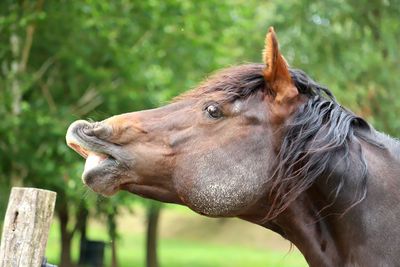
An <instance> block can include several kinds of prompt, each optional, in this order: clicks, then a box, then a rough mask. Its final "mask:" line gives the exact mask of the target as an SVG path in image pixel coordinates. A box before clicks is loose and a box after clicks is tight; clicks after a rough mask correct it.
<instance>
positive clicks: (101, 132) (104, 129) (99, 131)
mask: <svg viewBox="0 0 400 267" xmlns="http://www.w3.org/2000/svg"><path fill="white" fill-rule="evenodd" d="M92 133H93V135H95V136H97V137H98V138H100V139H106V138H108V137H110V136H111V134H112V127H111V126H109V125H95V128H93V129H92Z"/></svg>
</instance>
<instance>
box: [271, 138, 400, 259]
mask: <svg viewBox="0 0 400 267" xmlns="http://www.w3.org/2000/svg"><path fill="white" fill-rule="evenodd" d="M374 139H376V141H377V142H380V143H383V144H384V146H385V148H379V147H376V146H374V145H371V144H369V143H367V142H364V141H362V140H360V142H361V146H362V150H363V153H364V156H365V159H366V163H367V166H368V175H367V195H366V197H365V198H364V199H363V200H362V201H361V202H360V203H358V204H356V205H353V204H355V203H356V201H357V199H359V198H357V197H355V196H357V192H359V191H360V186H359V182H360V181H359V180H358V179H359V176H360V174H359V171H360V170H359V169H360V168H359V167H358V166H351V168H350V169H349V170H347V171H346V172H344V171H343V170H342V169H341V168H340V167H338V166H339V164H338V162H332V163H331V165H332V166H331V170H330V174H329V178H328V176H321V177H319V178H318V180H317V181H316V182H315V184H314V185H313V186H312V187H311V188H310V189H309V190H307V191H306V192H304V193H303V194H302V195H301V196H300V197H299V198H298V199H297V200H296V201H294V202H293V203H292V204H291V205H290V206H289V207H288V208H287V209H286V210H285V212H283V213H282V214H281V215H279V216H278V217H277V218H276V219H275V220H274V224H276V225H278V228H279V229H280V232H283V233H284V236H285V237H286V238H287V239H289V240H290V241H291V242H293V243H294V244H295V245H296V246H297V247H298V248H299V250H300V251H301V252H302V253H303V255H304V256H305V258H306V260H307V261H308V263H309V264H310V266H387V265H392V264H393V263H394V262H397V263H399V260H398V255H400V227H397V225H398V220H399V218H400V205H399V203H400V194H399V193H398V192H399V190H400V145H399V143H398V142H397V141H395V140H393V139H390V138H389V137H387V136H385V135H383V134H381V133H376V134H374ZM357 153H359V149H356V148H355V147H353V148H352V151H351V155H353V156H354V155H356V154H357ZM338 160H339V159H338ZM352 164H354V163H352ZM341 181H344V185H343V188H342V190H341V193H340V194H339V195H338V197H337V198H335V201H334V202H332V197H329V196H332V194H331V193H332V190H333V189H335V188H336V187H337V186H339V185H340V183H341ZM265 226H266V227H268V225H265ZM269 228H271V227H269Z"/></svg>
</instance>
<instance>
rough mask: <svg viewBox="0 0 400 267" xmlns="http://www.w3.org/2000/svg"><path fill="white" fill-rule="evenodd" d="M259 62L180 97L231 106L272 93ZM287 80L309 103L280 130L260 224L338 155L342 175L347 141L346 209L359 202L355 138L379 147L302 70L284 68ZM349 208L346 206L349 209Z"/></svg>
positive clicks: (362, 186) (361, 165) (363, 179)
mask: <svg viewBox="0 0 400 267" xmlns="http://www.w3.org/2000/svg"><path fill="white" fill-rule="evenodd" d="M264 66H265V65H264V64H247V65H242V66H238V67H233V68H229V69H226V70H223V71H221V72H219V73H217V74H216V75H214V76H211V78H210V79H209V80H207V81H205V82H204V83H203V84H201V85H200V86H199V87H198V88H196V89H195V90H192V91H189V93H187V94H185V95H184V96H183V97H184V98H186V97H201V96H203V95H205V94H212V93H215V92H223V99H222V100H219V101H221V102H225V103H226V102H233V101H234V100H236V99H238V98H246V97H249V96H250V95H252V94H254V93H255V92H257V91H258V90H265V91H266V93H270V94H272V93H273V92H272V90H271V89H270V88H268V87H267V86H266V84H265V81H264V76H263V74H262V71H263V68H264ZM289 72H290V76H291V78H292V80H293V82H294V83H295V85H296V87H297V89H298V90H299V92H300V93H301V94H303V95H306V96H307V97H308V98H309V100H308V101H307V103H305V104H303V105H302V106H301V107H300V109H299V112H298V114H297V115H296V117H295V119H294V120H293V121H292V122H291V123H290V125H287V126H286V129H285V131H284V132H285V133H286V134H285V137H284V140H283V143H282V146H281V149H280V152H279V155H278V158H277V161H276V168H275V172H274V174H273V176H272V177H270V178H271V179H272V182H273V186H272V188H271V191H270V198H271V202H270V203H272V206H271V209H270V212H269V213H268V215H267V217H266V218H265V220H270V219H272V218H274V217H276V216H277V215H278V214H279V213H281V212H282V211H283V210H285V209H286V208H287V207H288V206H289V204H290V203H291V202H292V201H294V200H295V199H296V198H297V197H298V196H299V195H300V194H301V193H303V192H304V191H306V190H307V189H308V188H310V187H311V185H312V184H313V183H314V182H315V181H316V179H317V178H318V177H319V176H321V174H323V173H324V172H325V171H326V170H327V169H328V167H329V164H331V163H332V161H333V160H334V159H336V158H337V156H338V153H340V158H341V159H342V160H343V161H342V162H341V164H344V166H345V171H346V170H348V169H349V168H350V167H352V166H350V165H351V164H350V143H351V144H353V145H355V146H357V147H358V160H357V161H358V165H359V168H360V169H361V173H360V179H361V180H360V181H361V182H360V185H359V186H360V191H359V193H358V194H355V196H356V197H355V199H354V201H353V204H352V205H351V207H353V206H354V205H356V204H357V203H359V202H361V201H362V200H363V199H364V198H365V196H366V192H367V188H366V182H367V170H368V168H367V163H366V161H365V159H364V154H363V151H362V148H361V144H360V142H359V139H363V140H364V141H367V142H369V143H371V144H373V145H376V146H378V147H381V145H380V144H378V143H376V142H375V141H373V140H372V139H371V138H369V137H368V133H369V132H370V131H371V128H370V126H369V124H368V123H367V122H366V121H365V120H364V119H362V118H360V117H358V116H356V115H354V114H353V113H352V112H351V111H349V110H348V109H346V108H344V107H342V106H341V105H339V104H338V103H337V101H336V99H335V97H334V96H333V94H332V93H331V92H330V91H329V90H328V89H327V88H325V87H323V86H321V85H319V84H317V83H316V82H315V81H314V80H312V79H311V78H310V77H309V76H308V75H307V74H306V73H305V72H303V71H302V70H298V69H292V68H289ZM344 183H345V181H344V180H343V178H341V180H340V181H339V184H338V186H337V187H336V188H335V189H334V192H332V193H333V199H336V197H337V196H338V194H339V193H340V191H341V189H342V188H343V186H344ZM351 207H349V208H351Z"/></svg>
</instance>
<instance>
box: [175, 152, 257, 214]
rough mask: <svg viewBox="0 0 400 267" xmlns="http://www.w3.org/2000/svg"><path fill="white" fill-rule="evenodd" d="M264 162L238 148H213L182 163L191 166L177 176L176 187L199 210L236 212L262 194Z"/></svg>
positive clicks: (200, 211) (188, 204) (216, 212)
mask: <svg viewBox="0 0 400 267" xmlns="http://www.w3.org/2000/svg"><path fill="white" fill-rule="evenodd" d="M229 152H231V153H229ZM232 152H234V153H232ZM232 155H234V156H232ZM261 165H262V164H261V163H260V162H259V161H258V160H256V158H255V157H251V156H250V157H249V156H248V155H247V157H244V156H243V155H241V153H239V152H238V151H224V150H222V149H214V150H211V151H208V153H204V154H202V155H197V157H195V160H193V158H192V160H191V161H190V163H189V161H188V162H186V164H183V165H182V166H190V167H189V168H185V170H184V171H183V172H182V173H181V174H182V175H181V179H177V180H178V181H179V183H178V184H177V191H178V193H179V195H180V196H181V198H182V200H183V202H184V203H185V204H186V205H187V206H188V207H189V208H191V209H193V210H194V211H196V212H198V213H200V214H204V215H207V216H212V217H233V216H237V215H240V214H241V212H243V211H245V210H246V209H247V208H248V207H250V206H251V205H252V204H254V203H255V202H256V201H257V200H258V198H257V196H260V195H262V192H263V190H264V183H263V169H265V168H264V166H261Z"/></svg>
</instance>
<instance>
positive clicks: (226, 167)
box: [66, 27, 400, 266]
mask: <svg viewBox="0 0 400 267" xmlns="http://www.w3.org/2000/svg"><path fill="white" fill-rule="evenodd" d="M263 61H264V62H263V63H249V64H246V65H241V66H236V67H231V68H228V69H225V70H222V71H220V72H218V73H216V74H214V75H213V76H211V77H210V78H208V79H207V80H206V81H204V82H203V83H201V84H200V85H199V86H198V87H197V88H195V89H192V90H190V91H187V92H186V93H184V94H182V95H180V96H178V97H177V98H175V99H174V100H173V101H171V103H170V104H168V105H165V106H163V107H160V108H156V109H151V110H144V111H138V112H132V113H126V114H120V115H116V116H113V117H110V118H108V119H105V120H103V121H101V122H87V121H84V120H79V121H76V122H73V123H72V124H71V125H70V126H69V128H68V131H67V135H66V141H67V144H68V146H70V147H71V148H72V149H74V150H75V151H76V152H78V153H79V154H81V155H82V156H83V157H84V158H86V164H85V169H84V172H83V174H82V179H83V182H84V183H85V184H86V185H87V186H88V187H90V188H91V189H92V190H93V191H94V192H97V193H99V194H102V195H104V196H112V195H114V194H116V193H117V192H118V191H119V190H126V191H129V192H131V193H133V194H136V195H139V196H142V197H145V198H150V199H154V200H158V201H161V202H168V203H176V204H180V205H185V206H187V207H189V208H190V209H192V210H193V211H195V212H196V213H198V214H201V215H205V216H209V217H238V218H240V219H243V220H246V221H249V222H251V223H255V224H258V225H260V226H262V227H265V228H267V229H270V230H272V231H274V232H276V233H278V234H280V235H281V236H282V237H284V238H286V239H288V240H289V241H290V242H292V243H293V244H294V245H295V246H296V247H297V248H298V249H299V250H300V252H301V253H302V254H303V255H304V257H305V259H306V261H307V262H308V264H309V265H310V266H400V258H399V255H400V225H399V219H400V205H399V203H400V194H399V193H398V192H399V189H400V178H399V177H400V164H399V163H400V144H399V142H398V141H396V140H395V139H392V138H391V137H389V136H387V135H385V134H383V133H380V132H378V131H377V130H375V129H374V128H373V127H372V126H371V125H370V124H368V123H367V122H366V121H365V120H364V119H362V118H361V117H359V116H357V115H355V114H353V113H352V112H351V111H350V110H349V109H347V108H346V107H343V106H341V105H340V104H339V103H338V101H337V100H336V99H335V97H334V95H333V94H332V93H331V92H330V91H329V90H328V89H327V88H326V87H323V86H321V85H319V84H318V83H317V82H315V81H314V80H313V79H311V78H310V77H309V76H308V75H307V74H306V73H305V72H303V71H301V70H299V69H294V68H291V67H289V66H288V64H287V62H286V60H285V59H284V57H283V56H282V55H281V53H280V50H279V45H278V39H277V37H276V34H275V32H274V29H273V28H272V27H271V28H269V30H268V33H267V35H266V39H265V49H264V51H263Z"/></svg>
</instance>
